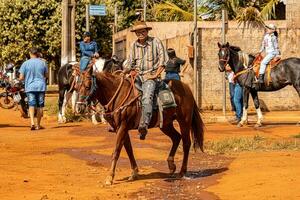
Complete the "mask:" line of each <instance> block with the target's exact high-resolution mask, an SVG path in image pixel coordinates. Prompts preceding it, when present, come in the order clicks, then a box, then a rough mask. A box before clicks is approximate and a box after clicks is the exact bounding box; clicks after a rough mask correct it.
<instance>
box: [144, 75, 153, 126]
mask: <svg viewBox="0 0 300 200" xmlns="http://www.w3.org/2000/svg"><path fill="white" fill-rule="evenodd" d="M156 87H157V82H156V81H154V80H146V81H145V82H144V83H143V85H142V90H143V96H142V117H141V120H140V126H143V125H147V126H148V125H149V124H150V121H151V118H152V110H153V100H154V94H155V89H156Z"/></svg>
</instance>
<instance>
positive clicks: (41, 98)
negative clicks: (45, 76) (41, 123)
mask: <svg viewBox="0 0 300 200" xmlns="http://www.w3.org/2000/svg"><path fill="white" fill-rule="evenodd" d="M26 94H27V98H28V105H29V106H30V107H37V108H43V107H44V106H45V92H27V93H26Z"/></svg>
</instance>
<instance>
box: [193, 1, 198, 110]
mask: <svg viewBox="0 0 300 200" xmlns="http://www.w3.org/2000/svg"><path fill="white" fill-rule="evenodd" d="M197 7H198V6H197V0H194V98H195V100H196V103H197V105H198V103H199V97H198V66H197V64H198V63H197V61H198V48H197V45H198V44H197V43H198V27H197V9H198V8H197Z"/></svg>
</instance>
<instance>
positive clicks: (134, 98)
mask: <svg viewBox="0 0 300 200" xmlns="http://www.w3.org/2000/svg"><path fill="white" fill-rule="evenodd" d="M135 79H136V77H132V76H131V81H130V88H129V90H128V92H127V94H126V96H125V97H124V99H123V100H122V101H121V103H120V105H119V106H117V107H116V108H115V109H113V110H112V111H110V112H109V110H110V109H109V107H110V106H111V105H112V103H113V102H114V101H115V99H116V98H117V96H118V94H119V92H120V90H121V88H122V85H123V83H124V80H125V78H124V76H122V80H121V83H120V84H119V86H118V89H117V91H116V92H115V94H114V95H113V97H112V98H111V100H110V101H109V102H108V103H107V104H106V105H105V106H103V107H104V109H105V114H106V115H111V114H113V113H115V112H117V111H119V110H122V109H124V108H126V107H127V106H129V105H130V104H132V103H133V102H134V101H136V100H137V99H138V98H139V97H140V95H136V94H135V96H134V97H133V98H132V99H131V100H130V101H129V102H128V103H127V104H125V105H124V103H125V102H126V101H127V100H128V98H129V96H130V94H131V91H132V90H134V82H135ZM134 93H135V92H134Z"/></svg>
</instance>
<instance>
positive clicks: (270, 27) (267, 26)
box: [265, 24, 277, 31]
mask: <svg viewBox="0 0 300 200" xmlns="http://www.w3.org/2000/svg"><path fill="white" fill-rule="evenodd" d="M265 27H266V28H267V29H270V30H273V31H275V30H276V28H277V27H276V25H275V24H268V25H266V26H265Z"/></svg>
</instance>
